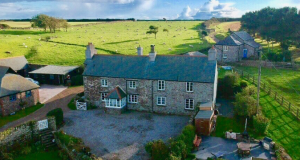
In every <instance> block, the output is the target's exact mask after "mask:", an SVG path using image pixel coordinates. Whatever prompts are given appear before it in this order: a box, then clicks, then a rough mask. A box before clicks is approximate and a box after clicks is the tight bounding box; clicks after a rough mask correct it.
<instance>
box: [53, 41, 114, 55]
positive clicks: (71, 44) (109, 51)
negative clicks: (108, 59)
mask: <svg viewBox="0 0 300 160" xmlns="http://www.w3.org/2000/svg"><path fill="white" fill-rule="evenodd" d="M48 42H50V43H56V44H63V45H69V46H78V47H86V45H81V44H73V43H64V42H54V41H48ZM95 48H96V49H97V50H101V51H105V52H107V53H110V54H120V53H117V52H115V51H111V50H107V49H104V48H99V47H95Z"/></svg>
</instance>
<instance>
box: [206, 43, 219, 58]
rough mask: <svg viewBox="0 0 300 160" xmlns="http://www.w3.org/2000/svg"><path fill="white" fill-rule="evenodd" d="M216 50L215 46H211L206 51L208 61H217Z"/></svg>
mask: <svg viewBox="0 0 300 160" xmlns="http://www.w3.org/2000/svg"><path fill="white" fill-rule="evenodd" d="M217 53H218V51H217V49H216V48H215V46H212V47H211V49H209V50H208V60H209V61H216V60H217Z"/></svg>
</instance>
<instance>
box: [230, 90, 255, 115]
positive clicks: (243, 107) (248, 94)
mask: <svg viewBox="0 0 300 160" xmlns="http://www.w3.org/2000/svg"><path fill="white" fill-rule="evenodd" d="M254 95H255V89H254V88H253V87H246V88H244V89H243V91H242V92H241V93H237V94H236V96H235V102H234V112H235V114H236V115H239V116H249V117H252V116H253V115H255V114H256V111H257V109H256V100H255V99H254V98H253V96H254Z"/></svg>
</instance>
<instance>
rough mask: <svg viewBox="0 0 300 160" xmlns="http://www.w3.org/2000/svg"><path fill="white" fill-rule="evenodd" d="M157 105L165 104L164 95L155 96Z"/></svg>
mask: <svg viewBox="0 0 300 160" xmlns="http://www.w3.org/2000/svg"><path fill="white" fill-rule="evenodd" d="M157 105H159V106H165V105H166V97H157Z"/></svg>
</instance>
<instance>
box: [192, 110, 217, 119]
mask: <svg viewBox="0 0 300 160" xmlns="http://www.w3.org/2000/svg"><path fill="white" fill-rule="evenodd" d="M213 113H214V111H203V110H200V111H199V112H198V113H197V115H196V117H195V119H210V117H211V116H212V115H213Z"/></svg>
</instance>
